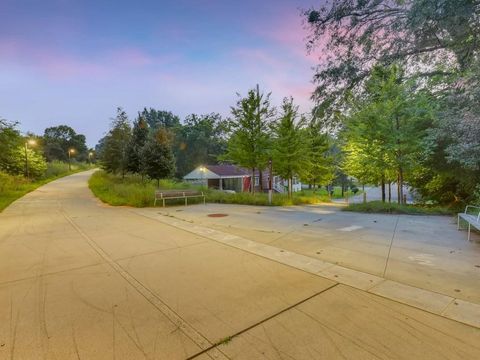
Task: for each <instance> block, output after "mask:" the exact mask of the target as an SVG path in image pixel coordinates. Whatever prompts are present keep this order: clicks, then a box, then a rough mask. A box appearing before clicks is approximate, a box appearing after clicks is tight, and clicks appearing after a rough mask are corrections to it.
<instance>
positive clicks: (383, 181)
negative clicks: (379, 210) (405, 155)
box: [381, 175, 385, 203]
mask: <svg viewBox="0 0 480 360" xmlns="http://www.w3.org/2000/svg"><path fill="white" fill-rule="evenodd" d="M381 187H382V202H383V203H384V202H385V176H384V175H382V183H381Z"/></svg>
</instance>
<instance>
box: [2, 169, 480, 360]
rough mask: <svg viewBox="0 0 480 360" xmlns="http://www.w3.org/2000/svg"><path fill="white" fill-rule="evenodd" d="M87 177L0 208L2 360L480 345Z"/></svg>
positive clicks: (414, 311)
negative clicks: (118, 196) (98, 193)
mask: <svg viewBox="0 0 480 360" xmlns="http://www.w3.org/2000/svg"><path fill="white" fill-rule="evenodd" d="M89 175H90V172H85V173H80V174H76V175H72V176H70V177H67V178H63V179H60V180H57V181H55V182H52V183H50V184H48V185H45V186H43V187H41V188H39V189H38V190H36V191H34V192H32V193H30V194H28V195H27V196H25V197H24V198H22V199H20V200H18V201H17V202H15V203H14V204H12V205H11V206H10V207H9V208H7V209H6V210H5V211H4V212H3V213H2V214H0V359H106V358H107V359H109V358H112V359H144V358H145V359H187V358H188V359H191V358H196V359H311V358H314V359H335V358H343V359H372V358H380V359H412V358H422V359H441V358H444V359H473V358H478V357H479V356H480V345H479V344H480V341H479V340H480V330H479V329H478V328H477V327H475V326H471V325H466V324H465V321H464V322H460V321H454V320H451V319H448V318H446V317H444V316H439V315H435V314H434V312H435V311H434V310H435V309H432V310H431V311H424V310H420V309H419V308H418V307H413V306H408V305H405V304H402V303H401V302H399V301H394V300H390V299H388V298H387V296H384V294H380V295H378V294H375V293H373V292H372V291H370V292H368V291H365V290H367V289H363V290H362V289H360V288H359V287H358V286H350V285H348V284H347V281H345V280H342V281H340V280H339V279H337V277H335V275H336V274H332V275H331V276H330V275H328V274H326V273H322V274H319V273H317V274H314V273H313V272H312V271H311V269H308V268H302V266H303V267H305V266H304V265H305V264H303V265H302V264H298V258H297V257H298V256H302V255H301V254H297V253H294V252H291V251H288V250H283V249H280V250H279V248H278V247H276V246H271V245H266V244H262V243H261V242H256V241H252V240H249V239H245V238H243V237H242V236H238V235H237V236H235V235H232V234H228V233H225V232H222V231H219V230H216V229H213V228H211V227H208V226H203V225H196V224H192V222H188V221H185V220H179V219H177V218H174V217H170V216H165V215H161V214H158V213H159V212H160V211H159V210H158V209H129V208H112V207H108V206H104V205H102V204H100V203H99V202H98V201H97V200H96V199H94V198H93V196H92V195H91V193H90V191H89V190H88V188H87V184H86V182H87V179H88V177H89ZM196 208H197V209H199V208H200V207H196ZM191 221H193V220H191ZM172 222H175V223H172ZM278 228H280V226H278ZM226 235H227V237H226ZM267 237H268V236H266V238H267ZM219 240H221V241H219ZM261 240H264V239H261ZM222 241H223V242H222ZM245 241H246V243H245ZM234 243H235V244H234ZM256 245H263V246H270V247H271V248H273V249H271V248H266V249H263V251H265V252H264V253H263V254H260V253H258V252H259V251H261V249H259V248H255V247H256ZM245 246H246V247H245ZM248 246H252V249H248ZM242 247H245V248H242ZM281 250H283V252H282V251H281ZM275 253H277V254H285V256H284V255H278V256H277V258H274V256H273V255H275ZM275 256H276V255H275ZM282 256H284V257H286V258H288V257H290V258H291V259H292V261H293V262H294V264H289V263H288V262H289V261H290V260H285V258H282ZM304 257H305V258H308V259H313V258H311V257H307V256H304ZM308 259H307V262H308V261H309V260H308ZM313 260H315V259H313ZM316 260H318V261H320V259H316ZM317 265H318V264H317ZM330 269H332V268H331V267H330ZM324 270H325V271H326V270H328V268H325V269H323V270H322V271H324ZM337 276H338V275H337ZM345 277H347V275H345ZM368 280H369V279H368ZM368 280H367V281H368ZM383 283H385V282H383ZM383 291H388V289H387V290H385V289H383ZM452 304H453V303H452ZM461 312H462V311H461ZM462 313H463V314H467V312H466V310H465V311H463V312H462ZM457 320H461V319H457Z"/></svg>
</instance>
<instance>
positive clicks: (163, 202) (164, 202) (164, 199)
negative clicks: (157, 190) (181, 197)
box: [162, 199, 165, 207]
mask: <svg viewBox="0 0 480 360" xmlns="http://www.w3.org/2000/svg"><path fill="white" fill-rule="evenodd" d="M162 200H163V207H165V199H162Z"/></svg>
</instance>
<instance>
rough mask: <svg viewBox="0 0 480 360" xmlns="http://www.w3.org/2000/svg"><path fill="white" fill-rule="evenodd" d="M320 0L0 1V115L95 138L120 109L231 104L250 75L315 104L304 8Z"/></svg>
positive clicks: (26, 127)
mask: <svg viewBox="0 0 480 360" xmlns="http://www.w3.org/2000/svg"><path fill="white" fill-rule="evenodd" d="M318 3H319V0H315V1H314V0H256V1H255V0H236V1H234V0H190V1H186V0H175V1H170V0H137V1H134V0H129V1H124V0H109V1H106V0H96V1H91V0H0V14H2V16H1V17H2V20H1V21H0V117H1V118H4V119H7V120H10V121H18V122H20V126H19V127H20V129H21V130H22V131H24V132H26V131H31V132H34V133H36V134H42V133H43V130H44V129H45V128H46V127H49V126H56V125H61V124H66V125H69V126H71V127H73V128H74V129H75V130H76V131H77V133H81V134H84V135H86V137H87V143H88V144H89V145H90V146H94V145H95V144H96V143H97V141H98V140H99V139H100V138H101V137H102V136H103V135H104V134H105V133H106V132H107V131H108V128H109V125H110V122H111V118H112V117H114V116H115V112H116V108H117V107H118V106H121V107H123V108H124V109H125V110H126V112H127V113H128V114H129V116H130V118H131V119H132V120H133V119H134V118H135V116H136V115H137V112H138V111H139V110H141V109H143V108H144V107H153V108H155V109H158V110H168V111H172V112H173V113H175V114H177V115H179V116H180V118H181V119H183V118H184V117H185V116H186V115H188V114H191V113H196V114H204V113H210V112H218V113H220V114H222V115H224V116H228V115H229V114H230V107H231V106H232V105H234V104H235V102H236V101H237V99H238V96H237V93H240V94H242V95H245V94H246V93H247V91H248V90H249V89H251V88H253V87H254V86H255V85H256V84H257V83H258V84H259V85H260V88H261V89H262V90H264V91H267V92H270V91H271V92H272V102H273V103H274V104H275V105H280V103H281V100H282V98H283V97H285V96H293V97H294V99H295V101H296V103H297V104H298V105H299V106H300V110H301V111H302V112H307V111H309V110H310V109H311V106H312V103H311V100H310V95H311V92H312V91H313V89H314V85H313V84H312V78H313V70H312V67H313V66H314V65H315V64H317V63H318V61H319V60H318V59H319V55H318V54H319V53H318V52H317V54H307V51H306V49H305V41H304V39H305V36H306V32H305V30H304V29H303V26H302V18H301V17H300V9H308V8H311V7H312V6H318Z"/></svg>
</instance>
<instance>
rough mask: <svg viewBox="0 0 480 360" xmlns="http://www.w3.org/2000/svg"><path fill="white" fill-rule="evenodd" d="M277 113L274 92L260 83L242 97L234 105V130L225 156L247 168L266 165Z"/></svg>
mask: <svg viewBox="0 0 480 360" xmlns="http://www.w3.org/2000/svg"><path fill="white" fill-rule="evenodd" d="M274 113H275V110H274V109H273V108H272V107H271V105H270V94H267V95H264V94H263V93H260V90H259V87H258V85H257V87H256V89H252V90H250V91H249V92H248V95H247V96H246V97H245V98H241V99H240V100H238V102H237V105H236V107H232V115H233V118H234V119H233V121H231V122H230V126H231V129H232V134H231V136H230V139H229V141H228V146H227V153H226V154H225V155H224V156H223V157H222V159H224V160H227V161H231V162H234V163H235V164H238V165H239V166H243V167H245V168H247V169H252V170H253V169H259V170H263V169H265V168H266V166H267V163H268V159H269V156H270V154H269V149H270V145H271V141H270V123H271V119H272V117H273V115H274Z"/></svg>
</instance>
